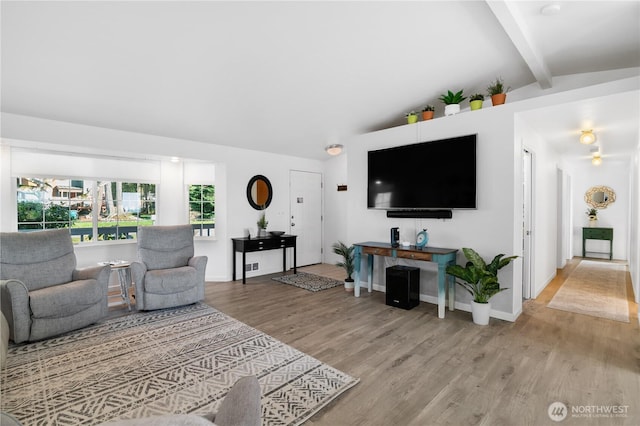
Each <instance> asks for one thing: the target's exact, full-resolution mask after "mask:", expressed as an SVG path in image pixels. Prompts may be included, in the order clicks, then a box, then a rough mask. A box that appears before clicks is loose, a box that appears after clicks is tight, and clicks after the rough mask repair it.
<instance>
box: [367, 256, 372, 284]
mask: <svg viewBox="0 0 640 426" xmlns="http://www.w3.org/2000/svg"><path fill="white" fill-rule="evenodd" d="M367 258H368V259H367V260H368V262H367V263H368V264H369V270H368V271H367V272H368V274H367V288H368V289H369V293H371V291H372V290H373V255H372V254H368V255H367Z"/></svg>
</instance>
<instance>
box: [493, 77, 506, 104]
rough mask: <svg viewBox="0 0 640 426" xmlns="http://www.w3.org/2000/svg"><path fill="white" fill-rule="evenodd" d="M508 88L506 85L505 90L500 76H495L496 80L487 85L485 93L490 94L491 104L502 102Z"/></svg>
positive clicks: (504, 100)
mask: <svg viewBox="0 0 640 426" xmlns="http://www.w3.org/2000/svg"><path fill="white" fill-rule="evenodd" d="M510 89H511V88H510V87H507V89H506V90H505V88H504V81H503V80H502V77H497V78H496V81H494V82H493V83H491V84H490V85H489V86H488V87H487V93H488V94H489V96H491V103H492V104H493V106H496V105H502V104H504V103H505V102H506V101H507V92H508V91H509V90H510Z"/></svg>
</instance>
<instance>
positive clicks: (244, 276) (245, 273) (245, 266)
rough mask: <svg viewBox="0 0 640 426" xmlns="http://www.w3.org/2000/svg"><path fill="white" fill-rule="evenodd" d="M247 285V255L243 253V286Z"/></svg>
mask: <svg viewBox="0 0 640 426" xmlns="http://www.w3.org/2000/svg"><path fill="white" fill-rule="evenodd" d="M246 283H247V254H246V253H245V252H242V284H246Z"/></svg>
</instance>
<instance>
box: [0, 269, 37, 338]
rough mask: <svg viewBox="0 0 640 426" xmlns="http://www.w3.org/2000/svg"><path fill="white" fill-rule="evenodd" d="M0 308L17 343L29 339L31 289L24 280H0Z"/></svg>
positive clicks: (10, 333) (10, 334) (10, 336)
mask: <svg viewBox="0 0 640 426" xmlns="http://www.w3.org/2000/svg"><path fill="white" fill-rule="evenodd" d="M0 308H1V309H2V313H3V314H4V316H5V318H6V320H7V323H8V324H9V338H10V339H11V340H13V341H14V342H15V343H20V342H24V341H26V340H29V334H30V333H31V309H30V308H29V290H28V289H27V286H26V285H24V283H23V282H22V281H19V280H2V281H0Z"/></svg>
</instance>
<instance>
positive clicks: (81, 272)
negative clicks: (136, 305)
mask: <svg viewBox="0 0 640 426" xmlns="http://www.w3.org/2000/svg"><path fill="white" fill-rule="evenodd" d="M110 273H111V266H110V265H102V266H90V267H88V268H83V269H75V270H74V271H73V280H74V281H76V280H91V279H94V280H97V281H98V282H106V283H107V284H108V283H109V274H110Z"/></svg>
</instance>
